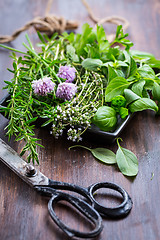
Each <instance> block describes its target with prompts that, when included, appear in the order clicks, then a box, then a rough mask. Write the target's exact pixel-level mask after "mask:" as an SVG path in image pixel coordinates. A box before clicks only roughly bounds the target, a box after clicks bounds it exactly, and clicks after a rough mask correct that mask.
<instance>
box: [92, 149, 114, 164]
mask: <svg viewBox="0 0 160 240" xmlns="http://www.w3.org/2000/svg"><path fill="white" fill-rule="evenodd" d="M91 153H92V154H93V156H94V157H95V158H97V159H98V160H100V161H101V162H104V163H107V164H114V163H116V154H115V153H114V152H112V151H111V150H109V149H106V148H95V149H91Z"/></svg>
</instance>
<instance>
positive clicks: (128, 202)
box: [88, 182, 133, 218]
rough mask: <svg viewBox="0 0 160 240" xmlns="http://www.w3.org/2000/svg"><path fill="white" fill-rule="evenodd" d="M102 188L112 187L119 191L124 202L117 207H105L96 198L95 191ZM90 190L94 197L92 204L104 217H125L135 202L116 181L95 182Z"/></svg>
mask: <svg viewBox="0 0 160 240" xmlns="http://www.w3.org/2000/svg"><path fill="white" fill-rule="evenodd" d="M100 188H110V189H113V190H116V191H118V192H119V193H120V194H121V195H122V197H123V202H122V203H121V204H120V205H118V206H116V207H104V206H103V205H101V204H100V203H99V202H98V201H96V200H95V198H94V193H95V192H96V191H97V190H98V189H100ZM88 191H89V195H90V197H91V199H92V206H93V207H94V208H95V209H96V210H97V211H98V212H99V213H100V214H101V215H102V216H104V217H110V218H121V217H125V216H127V215H128V213H129V212H130V210H131V209H132V205H133V202H132V199H131V198H130V196H129V194H128V193H127V192H126V191H125V190H124V189H123V188H122V187H120V186H119V185H117V184H115V183H110V182H100V183H95V184H93V185H91V186H90V187H89V188H88Z"/></svg>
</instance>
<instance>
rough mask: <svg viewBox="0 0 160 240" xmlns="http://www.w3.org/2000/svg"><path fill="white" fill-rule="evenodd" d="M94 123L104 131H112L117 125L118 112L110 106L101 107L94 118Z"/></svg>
mask: <svg viewBox="0 0 160 240" xmlns="http://www.w3.org/2000/svg"><path fill="white" fill-rule="evenodd" d="M92 123H94V124H95V125H96V126H97V127H99V128H100V129H101V130H102V131H112V130H114V129H115V126H116V124H117V116H116V111H115V110H114V109H113V108H111V107H108V106H102V107H99V108H98V110H97V112H96V113H95V115H94V117H93V118H92Z"/></svg>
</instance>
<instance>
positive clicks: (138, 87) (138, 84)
mask: <svg viewBox="0 0 160 240" xmlns="http://www.w3.org/2000/svg"><path fill="white" fill-rule="evenodd" d="M145 83H146V82H145V81H144V80H139V81H138V82H136V83H134V84H133V86H132V88H131V89H132V91H133V92H134V93H136V94H137V95H138V96H140V97H142V92H143V88H144V85H145Z"/></svg>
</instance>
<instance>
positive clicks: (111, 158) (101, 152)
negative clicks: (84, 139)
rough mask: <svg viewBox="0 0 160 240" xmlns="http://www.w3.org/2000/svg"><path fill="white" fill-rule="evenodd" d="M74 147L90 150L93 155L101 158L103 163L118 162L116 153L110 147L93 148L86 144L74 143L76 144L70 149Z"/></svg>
mask: <svg viewBox="0 0 160 240" xmlns="http://www.w3.org/2000/svg"><path fill="white" fill-rule="evenodd" d="M74 147H81V148H84V149H87V150H88V151H90V152H91V153H92V154H93V156H94V157H95V158H97V159H98V160H100V161H101V162H103V163H107V164H114V163H116V155H115V153H114V152H112V151H111V150H109V149H106V148H94V149H91V148H88V147H85V146H82V145H74V146H71V147H70V148H69V150H70V149H71V148H74Z"/></svg>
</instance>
